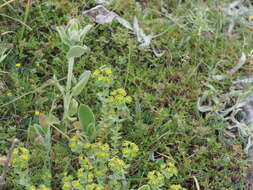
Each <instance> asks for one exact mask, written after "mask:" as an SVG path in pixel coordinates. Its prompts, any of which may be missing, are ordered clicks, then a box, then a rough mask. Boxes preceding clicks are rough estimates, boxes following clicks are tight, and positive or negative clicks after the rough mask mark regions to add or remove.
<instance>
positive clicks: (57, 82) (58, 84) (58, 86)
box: [53, 75, 65, 96]
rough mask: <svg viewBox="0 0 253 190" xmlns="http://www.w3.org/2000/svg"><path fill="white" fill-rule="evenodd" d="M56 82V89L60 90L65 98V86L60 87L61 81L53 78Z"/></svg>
mask: <svg viewBox="0 0 253 190" xmlns="http://www.w3.org/2000/svg"><path fill="white" fill-rule="evenodd" d="M53 79H54V82H55V84H56V87H57V88H58V89H59V90H60V92H61V94H62V95H63V96H64V94H65V89H64V87H63V86H61V85H60V83H59V81H58V80H57V78H56V76H55V75H54V76H53Z"/></svg>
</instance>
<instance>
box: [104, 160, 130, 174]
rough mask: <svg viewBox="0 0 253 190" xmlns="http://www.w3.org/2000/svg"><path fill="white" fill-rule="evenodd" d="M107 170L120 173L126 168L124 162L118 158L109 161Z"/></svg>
mask: <svg viewBox="0 0 253 190" xmlns="http://www.w3.org/2000/svg"><path fill="white" fill-rule="evenodd" d="M108 166H109V168H111V169H112V170H113V171H114V172H122V171H124V168H125V166H126V164H125V162H124V161H123V160H121V159H119V158H118V157H113V158H111V159H110V160H109V164H108Z"/></svg>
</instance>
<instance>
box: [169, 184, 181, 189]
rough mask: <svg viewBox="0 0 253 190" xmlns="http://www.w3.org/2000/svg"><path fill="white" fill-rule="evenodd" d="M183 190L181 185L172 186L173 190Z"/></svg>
mask: <svg viewBox="0 0 253 190" xmlns="http://www.w3.org/2000/svg"><path fill="white" fill-rule="evenodd" d="M181 188H182V187H181V185H171V186H170V189H171V190H180V189H181Z"/></svg>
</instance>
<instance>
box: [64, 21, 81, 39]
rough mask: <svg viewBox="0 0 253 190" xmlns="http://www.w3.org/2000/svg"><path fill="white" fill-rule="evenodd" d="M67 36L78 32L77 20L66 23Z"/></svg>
mask: <svg viewBox="0 0 253 190" xmlns="http://www.w3.org/2000/svg"><path fill="white" fill-rule="evenodd" d="M66 31H67V34H68V35H69V36H71V34H72V33H73V32H75V31H79V22H78V20H77V19H71V20H70V21H69V22H68V25H67V27H66Z"/></svg>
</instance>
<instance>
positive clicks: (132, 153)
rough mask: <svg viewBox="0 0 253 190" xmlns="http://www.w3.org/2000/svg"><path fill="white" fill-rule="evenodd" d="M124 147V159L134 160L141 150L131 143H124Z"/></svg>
mask: <svg viewBox="0 0 253 190" xmlns="http://www.w3.org/2000/svg"><path fill="white" fill-rule="evenodd" d="M122 146H123V148H122V153H123V156H124V157H126V158H129V159H132V158H134V157H136V156H137V153H138V151H139V148H138V146H137V145H136V144H134V143H132V142H130V141H124V142H123V143H122Z"/></svg>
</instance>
